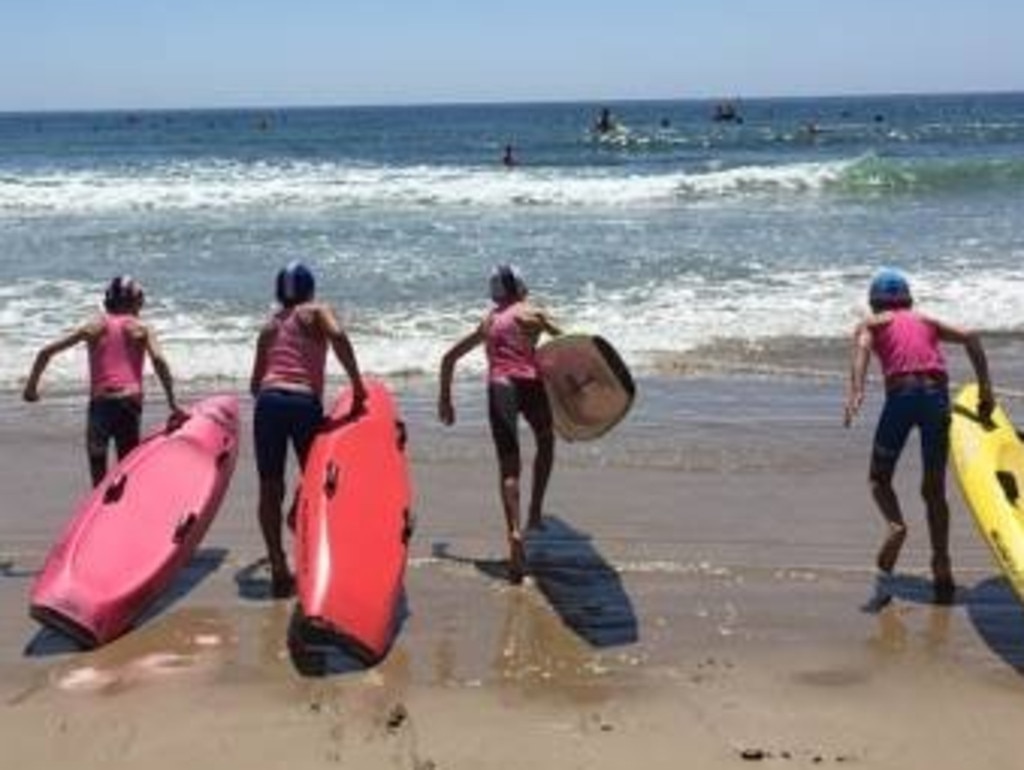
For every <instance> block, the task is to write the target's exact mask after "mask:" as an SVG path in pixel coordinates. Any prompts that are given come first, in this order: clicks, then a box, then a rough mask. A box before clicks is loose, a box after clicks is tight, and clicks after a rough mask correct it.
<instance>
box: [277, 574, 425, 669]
mask: <svg viewBox="0 0 1024 770" xmlns="http://www.w3.org/2000/svg"><path fill="white" fill-rule="evenodd" d="M398 601H399V605H398V610H397V612H396V616H395V628H394V630H393V631H392V633H391V639H390V643H389V644H388V649H387V650H385V652H384V654H383V655H382V656H381V657H380V658H379V659H377V660H371V659H369V658H368V657H367V656H366V654H360V653H359V652H358V650H357V649H356V648H355V646H353V645H351V644H348V643H346V641H345V640H344V639H343V638H341V637H340V636H338V635H336V634H334V633H332V632H331V631H329V630H326V629H321V628H317V627H315V626H313V625H311V624H310V623H307V622H306V620H305V618H304V617H303V615H302V608H301V607H300V606H299V603H298V602H295V604H294V606H293V608H292V614H291V618H290V619H289V621H288V632H287V637H288V654H289V656H290V657H291V661H292V665H293V666H295V670H296V671H298V672H299V674H301V675H302V676H305V677H328V676H337V675H340V674H351V673H358V672H360V671H366V670H368V669H371V668H373V667H375V666H377V665H379V664H380V663H381V662H383V661H384V659H385V658H387V656H388V653H389V652H390V651H391V647H392V646H394V643H395V640H396V639H397V638H398V635H399V634H400V633H401V630H402V626H403V624H404V623H405V620H406V618H408V617H409V603H408V599H407V597H406V593H405V591H404V590H403V591H402V594H401V596H400V597H399V600H398Z"/></svg>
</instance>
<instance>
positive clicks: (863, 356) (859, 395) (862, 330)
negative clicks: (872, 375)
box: [843, 323, 871, 428]
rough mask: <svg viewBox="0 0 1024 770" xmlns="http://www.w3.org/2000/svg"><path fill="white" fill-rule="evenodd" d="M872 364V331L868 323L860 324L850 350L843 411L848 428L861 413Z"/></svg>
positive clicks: (854, 334)
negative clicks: (848, 375)
mask: <svg viewBox="0 0 1024 770" xmlns="http://www.w3.org/2000/svg"><path fill="white" fill-rule="evenodd" d="M870 362H871V331H870V329H869V328H868V325H867V324H866V323H863V324H860V325H858V326H857V328H856V329H855V330H854V332H853V344H852V345H851V349H850V379H849V382H848V383H847V388H846V405H845V407H844V409H843V425H844V426H845V427H847V428H849V427H850V425H851V424H852V423H853V418H854V417H856V416H857V413H858V412H860V408H861V405H862V404H863V403H864V384H865V382H866V381H867V376H868V364H869V363H870Z"/></svg>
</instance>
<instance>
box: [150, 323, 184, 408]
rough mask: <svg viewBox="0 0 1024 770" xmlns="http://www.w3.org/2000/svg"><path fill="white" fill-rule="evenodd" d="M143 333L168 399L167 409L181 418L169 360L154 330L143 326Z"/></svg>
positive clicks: (157, 375) (154, 368)
mask: <svg viewBox="0 0 1024 770" xmlns="http://www.w3.org/2000/svg"><path fill="white" fill-rule="evenodd" d="M142 332H143V340H144V344H145V346H146V354H147V355H148V356H149V360H150V361H151V362H152V363H153V371H154V372H156V377H157V379H158V380H160V387H162V388H163V390H164V395H165V396H166V397H167V408H168V409H170V410H171V414H172V415H174V416H176V417H177V416H180V415H181V408H180V407H179V406H178V401H177V399H175V397H174V377H173V376H172V375H171V367H170V365H169V364H168V363H167V358H166V357H165V356H164V352H163V350H162V349H161V348H160V343H159V342H157V339H156V334H154V332H153V330H152V329H150V328H149V327H148V326H142Z"/></svg>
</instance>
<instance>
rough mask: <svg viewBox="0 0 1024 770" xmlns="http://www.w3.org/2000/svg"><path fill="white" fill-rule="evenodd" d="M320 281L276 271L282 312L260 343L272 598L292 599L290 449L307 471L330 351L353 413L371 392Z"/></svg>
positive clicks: (260, 420)
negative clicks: (287, 502)
mask: <svg viewBox="0 0 1024 770" xmlns="http://www.w3.org/2000/svg"><path fill="white" fill-rule="evenodd" d="M315 292H316V280H315V278H314V276H313V273H312V271H311V270H310V269H309V268H308V267H306V265H304V264H302V263H301V262H297V261H295V262H290V263H288V265H286V266H285V267H283V268H281V270H279V271H278V273H277V279H276V288H275V293H276V297H277V301H278V303H279V304H280V308H279V309H278V310H277V312H275V313H274V314H273V316H272V317H271V318H270V319H269V320H268V321H267V323H265V324H264V325H263V328H262V329H261V330H260V334H259V337H258V339H257V341H256V356H255V358H254V360H253V367H252V374H251V377H250V385H249V388H250V391H251V392H252V394H253V396H255V397H256V405H255V407H254V408H253V444H254V447H255V450H256V471H257V473H258V474H259V479H260V488H259V502H258V516H259V522H260V530H261V532H262V534H263V540H264V543H265V544H266V547H267V559H268V561H269V563H270V574H271V578H270V593H271V596H272V597H273V598H276V599H283V598H287V597H288V596H290V595H291V594H292V593H293V592H294V588H295V580H294V577H293V575H292V573H291V571H290V569H289V567H288V560H287V558H286V556H285V552H284V546H283V543H282V534H283V533H282V518H283V517H282V504H283V502H284V495H285V469H286V462H287V458H288V447H289V446H291V447H292V449H293V450H294V452H295V455H296V458H297V459H298V462H299V467H300V468H304V467H305V465H306V457H307V455H308V454H309V449H310V446H312V443H313V439H314V438H315V437H316V433H317V431H318V430H319V429H320V427H321V425H322V424H323V421H324V408H323V390H324V369H325V367H326V364H327V352H328V350H331V351H332V352H333V353H334V357H335V358H336V359H337V361H338V363H340V364H341V366H342V367H343V368H344V369H345V372H346V374H348V377H349V380H350V382H351V384H352V410H353V412H358V411H359V410H360V409H362V406H363V403H364V401H365V400H366V390H365V387H364V386H363V380H362V377H361V375H360V372H359V366H358V364H357V362H356V356H355V351H354V350H353V348H352V344H351V342H350V341H349V338H348V335H347V334H346V333H345V331H344V330H343V329H342V328H341V325H340V324H339V323H338V320H337V317H336V316H335V314H334V310H333V309H332V308H331V306H330V305H329V304H327V303H326V302H319V301H316V299H315V296H314V295H315Z"/></svg>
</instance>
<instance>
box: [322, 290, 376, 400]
mask: <svg viewBox="0 0 1024 770" xmlns="http://www.w3.org/2000/svg"><path fill="white" fill-rule="evenodd" d="M316 319H317V325H318V326H319V327H320V330H321V331H322V332H323V333H324V335H325V336H326V337H327V341H328V342H330V344H331V350H333V351H334V357H335V358H337V359H338V363H339V364H341V366H342V368H343V369H344V370H345V374H347V375H348V379H349V382H350V383H352V411H353V412H358V411H359V410H360V408H361V407H362V405H363V402H364V401H366V386H365V385H363V377H362V374H361V373H360V371H359V363H358V362H357V361H356V352H355V349H354V348H353V347H352V341H351V340H350V339H349V338H348V335H347V334H346V333H345V330H344V329H342V328H341V324H339V323H338V319H337V317H336V316H335V315H334V311H333V310H332V309H331V308H330V306H328V305H321V306H319V307H318V308H317V310H316Z"/></svg>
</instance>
